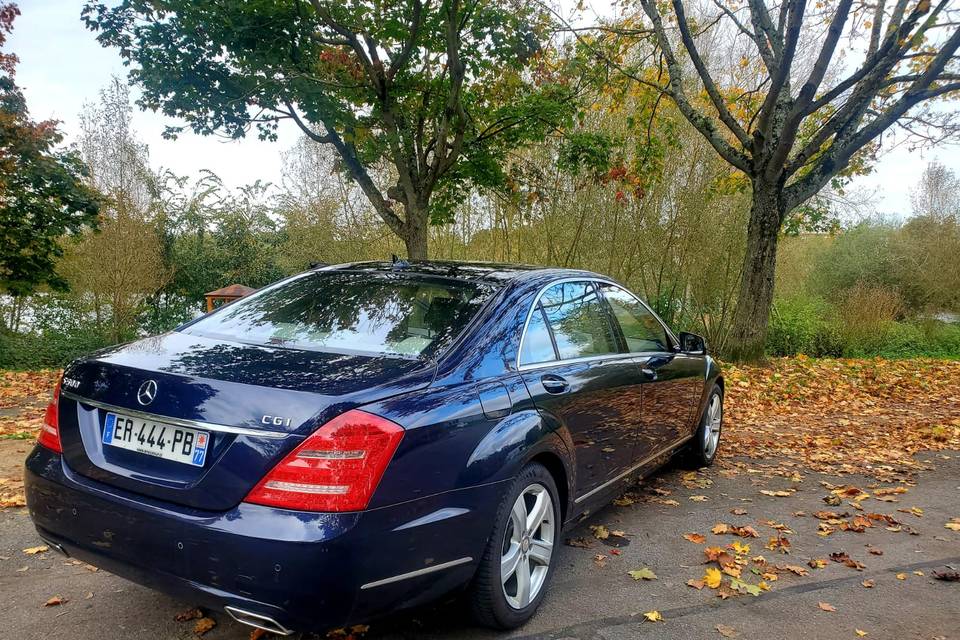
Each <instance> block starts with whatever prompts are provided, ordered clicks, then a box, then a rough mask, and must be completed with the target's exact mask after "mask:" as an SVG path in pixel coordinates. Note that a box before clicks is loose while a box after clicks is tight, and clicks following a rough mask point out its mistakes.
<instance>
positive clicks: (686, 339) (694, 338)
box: [677, 331, 707, 356]
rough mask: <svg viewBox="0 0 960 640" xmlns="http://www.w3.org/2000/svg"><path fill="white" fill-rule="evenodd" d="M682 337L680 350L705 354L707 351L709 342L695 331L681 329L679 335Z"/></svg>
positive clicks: (692, 353)
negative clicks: (689, 331)
mask: <svg viewBox="0 0 960 640" xmlns="http://www.w3.org/2000/svg"><path fill="white" fill-rule="evenodd" d="M677 337H678V338H679V339H680V351H683V352H684V353H689V354H691V355H696V356H700V355H704V354H705V353H706V352H707V343H706V341H704V339H703V338H701V337H700V336H698V335H697V334H695V333H687V332H686V331H681V332H680V335H679V336H677Z"/></svg>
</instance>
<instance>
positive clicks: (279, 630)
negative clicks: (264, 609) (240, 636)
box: [223, 606, 293, 636]
mask: <svg viewBox="0 0 960 640" xmlns="http://www.w3.org/2000/svg"><path fill="white" fill-rule="evenodd" d="M223 610H224V611H226V612H227V613H229V614H230V617H231V618H233V619H234V620H236V621H237V622H239V623H240V624H245V625H247V626H248V627H254V628H255V629H263V630H264V631H269V632H270V633H275V634H277V635H280V636H288V635H290V634H291V633H293V629H287V628H286V627H285V626H283V625H282V624H280V623H279V622H277V621H276V620H274V619H273V618H271V617H270V616H265V615H262V614H259V613H253V612H252V611H244V610H243V609H238V608H237V607H231V606H226V607H224V608H223Z"/></svg>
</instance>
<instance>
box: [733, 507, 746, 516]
mask: <svg viewBox="0 0 960 640" xmlns="http://www.w3.org/2000/svg"><path fill="white" fill-rule="evenodd" d="M730 513H732V514H733V515H735V516H745V515H747V510H746V509H739V508H738V509H730Z"/></svg>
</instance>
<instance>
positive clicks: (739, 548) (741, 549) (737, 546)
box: [729, 540, 750, 556]
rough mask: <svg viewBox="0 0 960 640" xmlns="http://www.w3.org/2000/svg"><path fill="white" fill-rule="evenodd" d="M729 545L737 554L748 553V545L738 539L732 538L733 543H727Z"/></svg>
mask: <svg viewBox="0 0 960 640" xmlns="http://www.w3.org/2000/svg"><path fill="white" fill-rule="evenodd" d="M729 547H730V548H731V549H733V550H734V552H735V553H736V554H737V555H738V556H745V555H747V554H748V553H750V545H748V544H743V543H742V542H740V541H739V540H734V541H733V544H731V545H729Z"/></svg>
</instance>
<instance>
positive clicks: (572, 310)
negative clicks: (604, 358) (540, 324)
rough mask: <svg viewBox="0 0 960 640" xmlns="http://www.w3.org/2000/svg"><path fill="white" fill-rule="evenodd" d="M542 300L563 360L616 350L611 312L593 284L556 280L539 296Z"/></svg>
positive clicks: (615, 351) (541, 302) (614, 351)
mask: <svg viewBox="0 0 960 640" xmlns="http://www.w3.org/2000/svg"><path fill="white" fill-rule="evenodd" d="M540 304H541V305H542V306H543V310H544V312H545V313H546V316H547V322H548V323H549V325H550V329H551V330H552V331H553V338H554V341H555V342H556V345H557V352H558V354H559V356H560V359H561V360H569V359H571V358H584V357H588V356H599V355H605V354H608V353H617V351H618V349H617V341H616V338H615V337H614V334H613V328H612V327H611V325H610V316H609V314H608V313H607V310H606V308H605V306H604V304H603V301H602V300H601V299H600V297H599V295H598V293H597V290H596V289H595V288H594V286H593V284H591V283H589V282H562V283H559V284H555V285H554V286H552V287H550V288H549V289H547V290H546V291H545V292H544V294H543V295H542V296H541V297H540Z"/></svg>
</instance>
